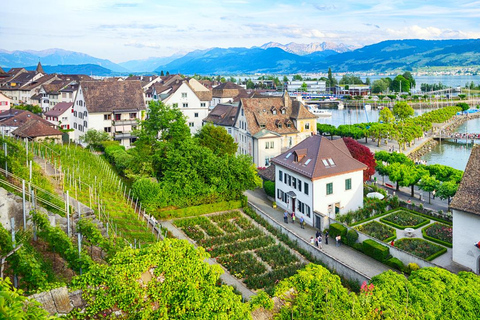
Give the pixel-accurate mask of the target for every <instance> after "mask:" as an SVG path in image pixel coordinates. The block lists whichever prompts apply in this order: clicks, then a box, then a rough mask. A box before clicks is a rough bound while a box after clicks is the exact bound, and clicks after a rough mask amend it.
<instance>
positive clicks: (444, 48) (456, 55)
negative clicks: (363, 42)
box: [315, 39, 480, 72]
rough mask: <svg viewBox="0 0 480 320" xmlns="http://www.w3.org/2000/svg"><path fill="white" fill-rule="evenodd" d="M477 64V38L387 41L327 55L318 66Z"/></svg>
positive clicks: (479, 49) (352, 68) (381, 67)
mask: <svg viewBox="0 0 480 320" xmlns="http://www.w3.org/2000/svg"><path fill="white" fill-rule="evenodd" d="M472 65H480V40H479V39H467V40H388V41H383V42H380V43H377V44H373V45H370V46H365V47H363V48H360V49H357V50H354V51H351V52H345V53H341V54H337V55H333V56H328V57H326V58H325V59H323V61H317V63H316V64H315V66H316V67H317V68H320V69H325V68H329V67H331V68H332V70H335V71H369V70H374V71H380V72H381V71H388V70H394V69H404V70H408V69H415V68H420V67H434V66H440V67H443V66H460V67H461V66H472Z"/></svg>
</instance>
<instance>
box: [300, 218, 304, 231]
mask: <svg viewBox="0 0 480 320" xmlns="http://www.w3.org/2000/svg"><path fill="white" fill-rule="evenodd" d="M300 228H302V229H305V219H303V216H300Z"/></svg>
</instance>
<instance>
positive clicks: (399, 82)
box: [390, 75, 410, 92]
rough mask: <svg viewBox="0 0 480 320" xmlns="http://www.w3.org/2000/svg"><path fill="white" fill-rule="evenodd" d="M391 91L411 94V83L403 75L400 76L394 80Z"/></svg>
mask: <svg viewBox="0 0 480 320" xmlns="http://www.w3.org/2000/svg"><path fill="white" fill-rule="evenodd" d="M390 90H392V91H395V92H410V81H409V80H407V79H405V78H404V77H403V76H402V75H398V76H396V77H395V79H393V81H392V83H391V85H390Z"/></svg>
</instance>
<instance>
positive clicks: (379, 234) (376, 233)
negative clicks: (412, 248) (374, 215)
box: [355, 221, 397, 242]
mask: <svg viewBox="0 0 480 320" xmlns="http://www.w3.org/2000/svg"><path fill="white" fill-rule="evenodd" d="M355 229H357V230H358V231H360V232H363V233H365V234H367V235H369V236H370V237H374V238H376V239H378V240H381V241H385V242H388V241H391V240H393V239H395V238H396V237H397V233H396V231H395V229H394V228H391V227H389V226H386V225H384V224H383V223H380V222H378V221H372V222H369V223H365V224H362V225H359V226H357V227H355Z"/></svg>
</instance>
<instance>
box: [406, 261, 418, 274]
mask: <svg viewBox="0 0 480 320" xmlns="http://www.w3.org/2000/svg"><path fill="white" fill-rule="evenodd" d="M407 268H408V270H410V272H412V271H417V270H418V269H420V267H419V266H418V264H416V263H415V262H410V263H409V264H408V265H407Z"/></svg>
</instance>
